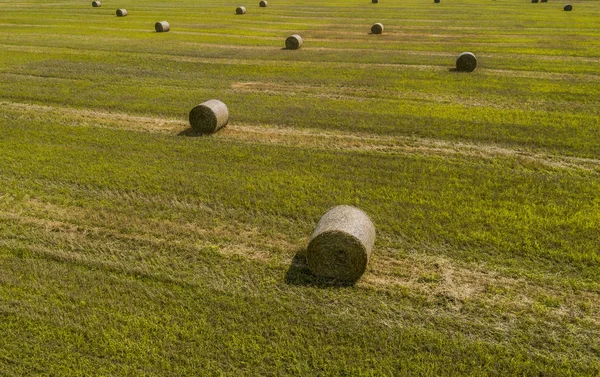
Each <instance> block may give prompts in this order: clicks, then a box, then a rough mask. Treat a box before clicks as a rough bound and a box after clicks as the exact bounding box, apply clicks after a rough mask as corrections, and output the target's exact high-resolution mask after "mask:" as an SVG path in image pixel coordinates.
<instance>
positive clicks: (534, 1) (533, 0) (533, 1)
mask: <svg viewBox="0 0 600 377" xmlns="http://www.w3.org/2000/svg"><path fill="white" fill-rule="evenodd" d="M531 2H532V3H534V4H537V3H538V2H539V0H531Z"/></svg>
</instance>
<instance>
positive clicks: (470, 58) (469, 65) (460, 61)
mask: <svg viewBox="0 0 600 377" xmlns="http://www.w3.org/2000/svg"><path fill="white" fill-rule="evenodd" d="M476 67H477V58H476V57H475V55H473V53H471V52H463V53H462V54H460V55H458V57H457V58H456V70H457V71H460V72H473V71H474V70H475V68H476Z"/></svg>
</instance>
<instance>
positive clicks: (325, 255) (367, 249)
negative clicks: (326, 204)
mask: <svg viewBox="0 0 600 377" xmlns="http://www.w3.org/2000/svg"><path fill="white" fill-rule="evenodd" d="M374 244H375V226H374V225H373V223H372V222H371V219H370V218H369V216H367V214H366V213H364V212H363V211H361V210H360V209H358V208H356V207H352V206H346V205H342V206H337V207H333V208H331V209H330V210H329V211H327V213H325V215H323V217H321V219H320V220H319V223H318V224H317V227H316V228H315V231H314V232H313V234H312V236H311V239H310V242H309V243H308V247H307V253H306V262H307V264H308V267H309V268H310V269H311V271H312V272H313V273H314V274H315V275H318V276H324V277H329V278H335V279H339V280H343V281H349V282H356V281H358V279H360V277H361V276H362V275H363V274H364V272H365V270H366V269H367V264H368V263H369V259H370V257H371V252H372V250H373V245H374Z"/></svg>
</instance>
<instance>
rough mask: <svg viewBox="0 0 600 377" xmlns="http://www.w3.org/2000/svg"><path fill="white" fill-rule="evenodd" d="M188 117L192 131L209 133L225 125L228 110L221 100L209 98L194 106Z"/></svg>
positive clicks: (227, 120)
mask: <svg viewBox="0 0 600 377" xmlns="http://www.w3.org/2000/svg"><path fill="white" fill-rule="evenodd" d="M189 118H190V125H191V126H192V128H193V129H194V131H196V132H200V133H203V134H211V133H213V132H217V131H218V130H220V129H221V128H223V127H225V126H226V125H227V122H229V110H227V106H226V105H225V104H224V103H223V102H221V101H219V100H216V99H211V100H208V101H206V102H203V103H201V104H199V105H198V106H196V107H194V108H193V109H192V110H191V111H190V117H189Z"/></svg>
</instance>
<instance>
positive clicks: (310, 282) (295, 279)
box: [285, 248, 355, 288]
mask: <svg viewBox="0 0 600 377" xmlns="http://www.w3.org/2000/svg"><path fill="white" fill-rule="evenodd" d="M285 282H286V284H289V285H302V286H306V287H317V288H331V287H351V286H353V285H354V283H355V282H349V281H343V280H339V279H334V278H327V277H322V276H316V275H315V274H313V273H312V272H311V270H310V268H308V264H307V263H306V248H303V249H300V250H298V251H297V252H296V255H294V258H293V259H292V263H290V267H289V268H288V270H287V273H286V274H285Z"/></svg>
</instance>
